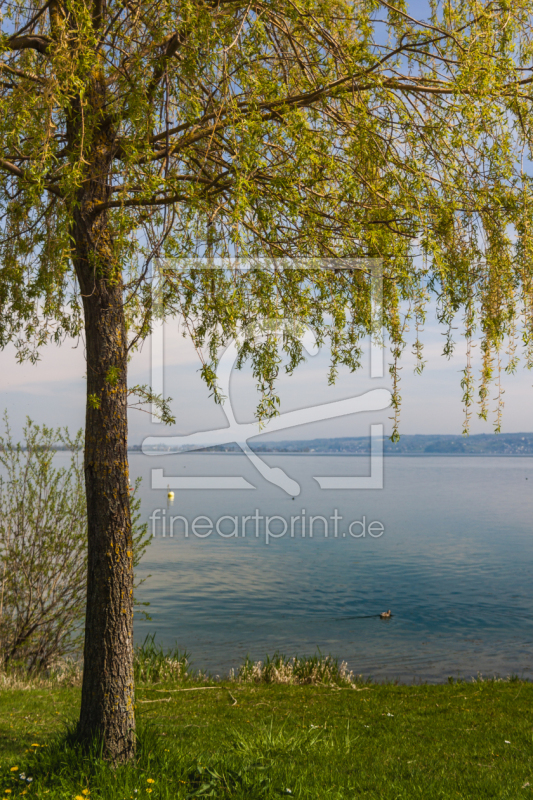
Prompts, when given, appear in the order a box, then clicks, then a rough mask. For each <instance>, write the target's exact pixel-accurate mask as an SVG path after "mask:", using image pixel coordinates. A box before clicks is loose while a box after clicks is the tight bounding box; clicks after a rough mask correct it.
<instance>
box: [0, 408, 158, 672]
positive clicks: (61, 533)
mask: <svg viewBox="0 0 533 800" xmlns="http://www.w3.org/2000/svg"><path fill="white" fill-rule="evenodd" d="M4 425H5V432H4V436H1V435H0V667H1V668H2V669H3V670H6V669H16V668H20V667H23V668H24V670H28V671H30V672H33V671H39V670H43V669H50V668H51V667H53V666H54V664H57V662H59V661H61V660H62V659H65V658H67V657H69V656H72V655H73V654H74V653H77V652H79V650H80V646H81V642H82V639H83V619H84V612H85V598H86V577H87V515H86V501H85V488H84V480H83V478H84V475H83V434H82V431H79V432H78V434H77V435H76V436H75V438H74V439H71V438H70V436H69V433H68V430H67V429H66V428H65V429H64V430H60V429H58V430H53V429H52V428H47V427H46V426H45V425H43V426H42V427H40V426H38V425H36V424H34V423H33V422H32V421H31V420H30V419H28V420H27V422H26V425H25V427H24V444H21V443H20V442H19V443H16V444H15V443H14V442H13V439H12V435H11V429H10V427H9V421H8V417H7V413H6V414H5V415H4ZM57 445H62V446H63V447H64V448H65V449H67V450H70V462H69V465H68V466H67V467H61V468H58V467H55V466H54V456H55V454H56V451H57ZM139 507H140V500H139V499H137V498H136V497H135V496H134V497H133V498H132V523H133V526H134V554H135V558H134V561H135V564H138V562H139V560H140V558H141V556H142V554H143V553H144V550H145V549H146V546H147V543H148V540H147V536H146V526H145V525H144V526H140V525H139V517H140V514H139Z"/></svg>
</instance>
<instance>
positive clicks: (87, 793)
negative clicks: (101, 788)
mask: <svg viewBox="0 0 533 800" xmlns="http://www.w3.org/2000/svg"><path fill="white" fill-rule="evenodd" d="M82 794H84V795H86V796H87V795H89V794H91V793H90V791H89V790H88V789H84V790H83V792H82Z"/></svg>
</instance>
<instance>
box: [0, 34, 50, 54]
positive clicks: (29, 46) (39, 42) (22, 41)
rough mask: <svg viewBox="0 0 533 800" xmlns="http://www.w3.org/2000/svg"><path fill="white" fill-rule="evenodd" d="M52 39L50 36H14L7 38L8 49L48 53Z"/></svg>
mask: <svg viewBox="0 0 533 800" xmlns="http://www.w3.org/2000/svg"><path fill="white" fill-rule="evenodd" d="M50 43H51V39H50V38H49V37H48V36H12V37H11V38H10V39H8V40H7V48H8V50H37V51H38V52H39V53H42V54H43V56H45V55H47V54H48V48H49V46H50Z"/></svg>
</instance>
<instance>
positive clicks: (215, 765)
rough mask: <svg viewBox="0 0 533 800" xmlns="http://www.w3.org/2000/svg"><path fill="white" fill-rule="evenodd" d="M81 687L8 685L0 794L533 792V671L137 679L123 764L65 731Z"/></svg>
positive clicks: (2, 696)
mask: <svg viewBox="0 0 533 800" xmlns="http://www.w3.org/2000/svg"><path fill="white" fill-rule="evenodd" d="M206 686H210V687H212V688H205V687H206ZM200 687H201V688H200ZM79 698H80V691H79V688H78V687H70V688H69V687H61V686H55V687H54V686H51V687H50V686H48V687H47V686H46V685H42V686H34V687H31V688H28V689H13V688H12V689H3V690H0V797H4V798H8V797H19V796H21V795H24V796H25V797H26V798H27V800H29V798H31V797H36V798H37V797H38V798H44V797H48V798H58V800H59V799H61V800H63V798H71V799H73V798H76V797H78V798H85V797H90V798H91V800H97V799H99V798H102V800H104V798H113V799H115V798H117V799H118V798H125V799H126V800H128V798H133V799H134V800H135V798H139V800H140V798H143V799H144V798H150V800H156V799H157V800H159V798H165V799H166V798H169V799H170V798H172V800H174V798H187V797H189V798H192V797H206V798H207V797H214V798H250V800H256V798H277V797H282V796H285V797H291V796H292V797H296V798H311V797H312V798H352V797H365V798H376V800H377V798H380V800H382V799H383V798H387V800H388V799H389V798H390V800H393V798H394V799H395V798H409V800H414V798H424V800H428V799H429V798H489V797H490V798H498V800H503V798H513V800H514V799H515V798H527V797H533V758H532V755H533V684H529V683H523V682H520V681H486V682H481V681H478V682H475V683H454V684H446V685H439V686H427V685H422V686H392V685H373V684H364V685H359V686H358V688H357V689H353V688H349V687H348V688H338V687H335V686H322V685H314V686H305V685H303V686H302V685H284V684H264V683H261V684H257V685H256V684H251V683H230V682H222V683H216V684H215V683H209V682H207V683H201V684H198V683H194V682H185V683H177V682H176V681H174V682H171V681H168V682H160V683H157V684H155V685H153V684H151V685H146V684H145V685H140V686H139V687H138V691H137V702H138V705H137V717H138V722H139V732H140V743H139V752H138V758H137V763H136V765H135V766H132V767H127V768H121V769H118V770H116V771H113V770H112V769H111V768H110V767H108V766H107V765H106V764H105V763H104V762H102V761H101V760H100V759H98V758H97V757H94V756H93V757H90V756H87V755H84V754H83V753H81V752H79V751H78V750H77V749H76V748H75V747H74V746H72V745H70V744H68V739H66V738H65V736H61V734H62V732H64V731H65V727H66V725H68V724H71V723H72V722H73V721H74V720H75V718H76V713H77V710H78V704H79ZM35 745H39V747H36V746H35ZM15 767H16V769H15ZM21 774H22V775H25V776H26V780H24V779H21V778H20V775H21ZM29 777H31V778H32V779H33V780H32V781H31V782H29V781H28V780H27V779H28V778H29Z"/></svg>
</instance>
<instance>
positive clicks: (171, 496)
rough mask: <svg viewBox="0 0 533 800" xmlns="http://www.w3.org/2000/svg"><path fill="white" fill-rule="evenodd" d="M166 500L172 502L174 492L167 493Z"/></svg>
mask: <svg viewBox="0 0 533 800" xmlns="http://www.w3.org/2000/svg"><path fill="white" fill-rule="evenodd" d="M168 499H169V500H174V492H169V493H168Z"/></svg>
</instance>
